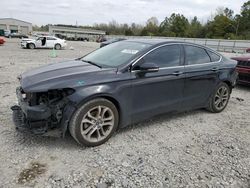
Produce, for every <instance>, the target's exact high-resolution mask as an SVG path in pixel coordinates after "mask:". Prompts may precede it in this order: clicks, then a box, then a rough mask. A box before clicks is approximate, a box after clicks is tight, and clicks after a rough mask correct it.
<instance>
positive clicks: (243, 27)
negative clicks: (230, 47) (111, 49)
mask: <svg viewBox="0 0 250 188" xmlns="http://www.w3.org/2000/svg"><path fill="white" fill-rule="evenodd" d="M36 27H37V26H36ZM72 27H75V26H72ZM80 27H81V28H93V29H100V30H104V31H106V32H107V34H108V35H127V36H165V37H188V38H223V39H250V0H249V1H247V2H245V3H244V4H243V5H242V6H241V12H240V13H239V14H234V11H233V10H231V9H229V8H218V9H217V10H216V13H215V14H214V15H213V16H211V18H210V19H209V20H208V21H207V22H206V23H205V24H204V23H201V22H200V21H199V20H198V18H197V17H196V16H195V17H194V18H193V19H191V20H189V19H187V18H186V17H185V16H184V15H182V14H179V13H173V14H171V15H170V16H169V17H166V18H165V19H164V20H163V21H162V22H161V23H159V21H158V19H157V18H156V17H152V18H149V19H148V20H147V22H146V24H145V25H142V24H136V23H132V24H119V23H117V22H116V21H111V22H110V23H108V24H106V23H101V24H94V25H93V26H80ZM47 28H48V26H47V25H46V26H41V27H37V28H34V29H35V30H45V29H47Z"/></svg>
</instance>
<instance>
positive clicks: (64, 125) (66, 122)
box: [62, 93, 123, 137]
mask: <svg viewBox="0 0 250 188" xmlns="http://www.w3.org/2000/svg"><path fill="white" fill-rule="evenodd" d="M97 98H104V99H106V100H109V101H110V102H112V103H113V104H114V105H115V107H116V109H117V111H118V115H119V122H118V128H119V127H120V126H121V122H122V114H123V113H122V109H121V105H120V103H119V102H118V100H117V99H115V97H113V96H111V95H109V94H104V93H100V94H96V95H92V96H89V97H87V98H85V99H83V100H81V101H80V102H79V103H78V104H76V105H74V106H75V107H73V108H69V113H68V114H67V115H66V116H67V117H66V118H65V119H64V121H63V122H62V130H63V134H62V135H63V137H64V136H65V133H66V131H67V130H68V129H69V122H70V121H71V119H72V117H73V116H74V114H75V113H76V111H77V110H78V109H79V108H80V107H81V106H82V105H83V104H85V103H87V102H89V101H91V100H94V99H97ZM70 110H71V111H70Z"/></svg>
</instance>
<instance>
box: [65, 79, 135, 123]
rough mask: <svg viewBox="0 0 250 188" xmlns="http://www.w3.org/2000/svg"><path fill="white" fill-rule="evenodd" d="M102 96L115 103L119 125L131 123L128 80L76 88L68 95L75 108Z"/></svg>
mask: <svg viewBox="0 0 250 188" xmlns="http://www.w3.org/2000/svg"><path fill="white" fill-rule="evenodd" d="M98 97H103V98H106V99H108V100H110V101H111V102H113V103H114V105H116V107H117V110H118V111H119V116H120V122H119V124H120V127H124V126H126V125H128V124H130V123H131V119H130V117H131V115H130V111H131V110H130V109H131V106H132V104H131V103H132V100H131V90H130V82H124V83H123V84H121V83H120V82H113V83H109V84H100V85H92V86H86V87H83V88H78V89H76V91H75V92H74V94H72V95H70V96H68V98H69V100H70V101H71V102H72V103H73V104H74V106H75V107H76V109H78V108H79V107H80V106H82V105H83V104H84V103H86V102H87V101H90V100H92V99H94V98H98Z"/></svg>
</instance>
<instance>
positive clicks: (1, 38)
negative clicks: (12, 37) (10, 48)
mask: <svg viewBox="0 0 250 188" xmlns="http://www.w3.org/2000/svg"><path fill="white" fill-rule="evenodd" d="M4 43H5V39H4V38H3V37H0V45H3V44H4Z"/></svg>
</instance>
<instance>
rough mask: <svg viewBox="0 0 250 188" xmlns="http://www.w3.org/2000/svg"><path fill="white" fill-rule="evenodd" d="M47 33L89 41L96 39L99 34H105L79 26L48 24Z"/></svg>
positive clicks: (67, 38)
mask: <svg viewBox="0 0 250 188" xmlns="http://www.w3.org/2000/svg"><path fill="white" fill-rule="evenodd" d="M49 34H50V35H54V36H56V37H59V38H63V39H66V40H81V41H89V40H96V39H97V38H98V37H99V36H103V35H105V34H106V32H105V31H101V30H94V29H85V28H80V27H67V26H56V25H50V26H49Z"/></svg>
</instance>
